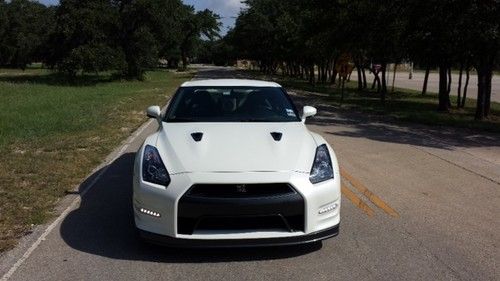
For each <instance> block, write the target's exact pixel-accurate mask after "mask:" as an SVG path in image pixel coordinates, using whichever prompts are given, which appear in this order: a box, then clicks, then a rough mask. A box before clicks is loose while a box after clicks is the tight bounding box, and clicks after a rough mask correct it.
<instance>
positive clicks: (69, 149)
mask: <svg viewBox="0 0 500 281" xmlns="http://www.w3.org/2000/svg"><path fill="white" fill-rule="evenodd" d="M191 77H192V74H188V73H184V74H182V73H174V72H168V71H152V72H148V73H147V79H146V81H144V82H139V81H122V80H117V79H116V78H115V77H113V76H112V75H110V74H103V75H91V76H83V77H78V78H77V79H72V80H68V79H66V78H65V77H63V76H61V75H59V74H55V73H51V72H50V71H48V70H43V69H36V68H32V69H27V70H26V71H24V72H23V71H20V70H13V69H0V252H1V251H4V250H6V249H8V248H10V247H12V246H13V245H14V244H15V242H16V240H17V239H18V238H19V237H20V236H22V235H23V234H24V233H26V232H29V230H30V228H31V225H32V224H33V225H36V224H40V223H43V222H46V221H47V219H48V218H50V217H51V215H52V211H53V207H54V206H55V204H56V203H57V202H58V200H59V199H60V198H61V197H62V196H64V195H65V194H66V192H67V191H71V190H73V189H74V188H75V187H76V185H77V184H78V183H80V182H81V181H82V180H83V179H84V177H85V176H86V175H87V174H88V173H89V172H90V171H91V170H92V169H93V168H94V167H95V166H97V165H98V164H99V163H100V162H101V161H102V160H103V159H104V158H105V156H106V155H107V154H109V153H110V152H111V151H112V150H113V148H114V147H116V146H117V145H118V144H119V143H120V142H121V141H122V140H124V139H125V138H126V137H127V136H129V135H130V133H131V132H133V131H134V130H135V129H136V128H137V127H138V126H140V125H141V124H142V123H143V122H145V121H146V116H145V113H144V110H145V109H146V107H147V106H149V105H152V104H159V105H165V104H166V101H167V99H168V97H169V96H170V95H171V94H172V93H173V92H174V91H175V89H176V88H177V87H178V86H179V85H180V84H181V83H182V82H183V81H185V80H187V79H190V78H191Z"/></svg>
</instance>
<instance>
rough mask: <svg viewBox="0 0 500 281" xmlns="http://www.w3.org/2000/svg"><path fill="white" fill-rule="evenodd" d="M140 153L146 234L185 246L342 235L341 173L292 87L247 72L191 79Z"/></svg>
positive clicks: (137, 180)
mask: <svg viewBox="0 0 500 281" xmlns="http://www.w3.org/2000/svg"><path fill="white" fill-rule="evenodd" d="M147 114H148V116H149V117H151V118H155V119H156V120H157V121H158V123H159V125H160V126H159V129H158V131H157V132H155V133H153V134H152V135H150V136H149V137H148V138H147V139H146V140H145V142H144V144H143V145H142V147H141V148H140V149H139V150H138V152H137V156H136V159H135V167H134V183H133V186H134V195H133V208H134V214H135V225H136V227H137V229H138V230H139V233H140V235H141V237H142V238H144V239H146V240H149V241H152V242H155V243H160V244H164V245H175V246H182V247H240V246H269V245H292V244H301V243H308V242H315V241H320V240H323V239H326V238H329V237H332V236H335V235H337V234H338V231H339V223H340V198H341V193H340V174H339V166H338V163H337V158H336V156H335V153H334V151H333V150H332V148H331V147H330V146H329V145H328V143H327V142H326V141H325V140H324V139H323V138H322V137H321V136H320V135H318V134H315V133H313V132H310V131H309V130H308V129H307V127H306V126H305V124H304V123H305V120H306V118H307V117H310V116H313V115H315V114H316V109H315V108H314V107H310V106H305V107H304V109H303V113H302V115H301V116H300V115H299V113H298V111H297V109H296V108H295V106H294V104H293V102H292V100H291V99H290V97H289V96H288V94H287V93H286V91H285V90H284V89H283V88H282V87H281V86H280V85H278V84H276V83H273V82H265V81H257V80H239V79H214V80H198V81H190V82H186V83H184V84H183V85H182V86H181V87H180V88H179V89H178V91H177V93H176V94H175V95H174V97H173V98H172V100H171V102H170V103H169V106H168V108H167V111H166V113H165V114H161V110H160V107H159V106H152V107H150V108H148V110H147Z"/></svg>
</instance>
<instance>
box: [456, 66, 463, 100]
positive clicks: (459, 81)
mask: <svg viewBox="0 0 500 281" xmlns="http://www.w3.org/2000/svg"><path fill="white" fill-rule="evenodd" d="M463 72H464V63H463V62H461V63H460V73H459V74H458V90H457V108H460V101H461V100H462V99H461V95H462V74H463Z"/></svg>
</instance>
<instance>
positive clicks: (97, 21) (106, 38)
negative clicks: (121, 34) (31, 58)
mask: <svg viewBox="0 0 500 281" xmlns="http://www.w3.org/2000/svg"><path fill="white" fill-rule="evenodd" d="M118 19H119V15H118V13H117V10H116V9H115V7H114V6H113V5H112V3H111V2H109V1H105V0H89V1H78V0H62V1H61V2H60V4H59V6H58V7H57V11H56V26H55V30H54V32H53V33H52V35H51V38H50V41H49V42H50V43H49V45H50V50H51V52H50V54H49V56H48V58H47V63H48V64H49V65H51V66H53V67H57V68H58V69H59V70H61V71H64V72H66V73H68V74H70V75H72V76H74V75H76V74H77V72H79V71H82V72H98V71H103V70H109V69H116V68H118V67H123V65H124V63H123V60H124V55H123V52H122V50H121V49H120V48H117V47H118V46H117V44H116V42H115V40H113V39H115V38H116V34H117V33H118V32H117V31H118V28H117V23H118V22H119V21H118Z"/></svg>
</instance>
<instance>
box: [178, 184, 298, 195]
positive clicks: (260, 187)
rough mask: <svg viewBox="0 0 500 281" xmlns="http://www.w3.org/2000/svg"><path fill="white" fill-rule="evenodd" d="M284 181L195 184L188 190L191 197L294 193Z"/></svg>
mask: <svg viewBox="0 0 500 281" xmlns="http://www.w3.org/2000/svg"><path fill="white" fill-rule="evenodd" d="M294 193H295V190H294V189H293V188H292V187H291V186H290V185H289V184H286V183H269V184H196V185H193V186H192V187H191V189H189V191H188V195H189V196H191V197H206V198H255V197H270V196H282V195H288V194H294Z"/></svg>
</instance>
